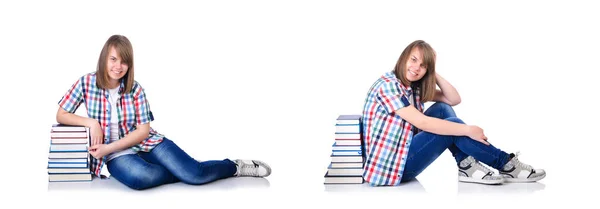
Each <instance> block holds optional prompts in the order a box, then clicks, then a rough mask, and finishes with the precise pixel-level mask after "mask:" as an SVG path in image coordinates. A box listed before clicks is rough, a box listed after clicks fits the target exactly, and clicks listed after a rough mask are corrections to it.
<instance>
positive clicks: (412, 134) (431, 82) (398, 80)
mask: <svg viewBox="0 0 600 209" xmlns="http://www.w3.org/2000/svg"><path fill="white" fill-rule="evenodd" d="M435 59H436V55H435V52H434V50H433V49H432V48H431V46H429V44H427V43H426V42H424V41H422V40H417V41H414V42H413V43H411V44H410V45H408V46H407V47H406V48H405V49H404V51H403V52H402V54H401V55H400V58H399V59H398V62H397V63H396V67H395V69H394V71H392V72H388V73H385V74H384V75H383V76H381V77H380V78H379V79H378V80H377V81H375V83H374V84H373V85H372V86H371V88H370V89H369V92H368V94H367V98H366V100H365V105H364V109H363V121H364V123H363V124H364V125H363V140H364V141H363V142H364V145H365V150H366V162H365V165H364V173H363V178H364V179H365V181H366V182H368V183H369V184H370V185H373V186H379V185H399V184H400V182H406V181H410V180H413V179H415V177H416V176H417V175H419V174H420V173H421V172H422V171H423V170H424V169H425V168H426V167H427V166H429V165H430V164H431V163H432V162H433V161H434V160H435V159H437V157H439V156H440V155H441V154H442V153H443V152H444V150H446V149H449V150H450V152H451V153H452V155H453V156H454V158H455V160H456V163H457V165H458V176H459V178H458V179H459V181H462V182H475V183H483V184H501V183H503V182H505V181H506V182H534V181H538V180H540V179H542V178H544V177H545V176H546V172H545V171H544V170H542V169H534V168H532V167H531V166H529V165H527V164H524V163H522V162H520V161H519V160H518V159H517V155H515V154H513V153H511V154H508V153H506V152H504V151H502V150H500V149H498V148H496V147H494V146H492V145H491V144H489V143H488V142H487V137H486V136H485V135H484V134H483V129H481V128H480V127H478V126H474V125H466V124H465V123H464V122H463V121H462V120H460V119H459V118H457V117H456V114H455V113H454V110H453V109H452V107H451V106H454V105H457V104H458V103H460V96H459V95H458V92H457V91H456V89H455V88H454V87H453V86H452V85H451V84H450V83H448V81H446V80H445V79H444V78H442V77H441V76H440V75H438V74H437V73H436V72H435ZM436 84H437V86H439V88H440V90H437V89H436ZM427 101H434V102H436V103H434V104H433V105H432V106H431V107H429V108H428V109H427V110H426V111H425V112H424V113H423V108H424V105H423V103H424V102H427ZM421 130H422V131H421ZM481 162H483V163H485V164H487V165H489V166H491V167H493V168H495V169H498V171H499V173H500V175H497V174H495V173H494V172H492V171H491V170H490V169H488V168H487V167H485V166H483V165H482V164H481Z"/></svg>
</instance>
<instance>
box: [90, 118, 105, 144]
mask: <svg viewBox="0 0 600 209" xmlns="http://www.w3.org/2000/svg"><path fill="white" fill-rule="evenodd" d="M89 127H90V137H91V140H92V145H91V146H94V145H96V144H102V143H103V141H104V133H102V128H101V127H100V123H98V121H96V120H94V122H93V123H91V124H90V126H89Z"/></svg>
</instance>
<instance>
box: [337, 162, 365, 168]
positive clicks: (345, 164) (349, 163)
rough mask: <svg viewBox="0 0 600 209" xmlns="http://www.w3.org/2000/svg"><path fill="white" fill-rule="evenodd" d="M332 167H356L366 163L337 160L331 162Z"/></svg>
mask: <svg viewBox="0 0 600 209" xmlns="http://www.w3.org/2000/svg"><path fill="white" fill-rule="evenodd" d="M329 167H331V168H356V167H361V168H362V167H364V163H362V162H360V163H353V162H337V163H335V162H334V163H331V164H329Z"/></svg>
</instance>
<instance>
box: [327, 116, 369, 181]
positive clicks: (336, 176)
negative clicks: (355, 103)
mask: <svg viewBox="0 0 600 209" xmlns="http://www.w3.org/2000/svg"><path fill="white" fill-rule="evenodd" d="M361 117H362V116H361V115H340V116H339V117H338V118H337V122H336V125H335V142H334V143H333V146H332V148H331V163H330V164H329V167H328V168H327V173H325V184H362V183H363V182H364V181H363V177H362V175H363V165H364V159H365V158H364V155H363V153H364V152H363V146H362V137H361V136H362V134H361V133H362V129H361V127H362V120H361V119H362V118H361Z"/></svg>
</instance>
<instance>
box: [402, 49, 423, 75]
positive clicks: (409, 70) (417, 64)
mask: <svg viewBox="0 0 600 209" xmlns="http://www.w3.org/2000/svg"><path fill="white" fill-rule="evenodd" d="M426 72H427V67H426V66H425V65H424V64H423V55H422V54H421V50H419V49H418V48H416V47H415V48H414V49H412V51H411V52H410V56H409V57H408V61H407V62H406V79H408V81H410V82H415V81H418V80H421V78H423V76H425V73H426Z"/></svg>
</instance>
